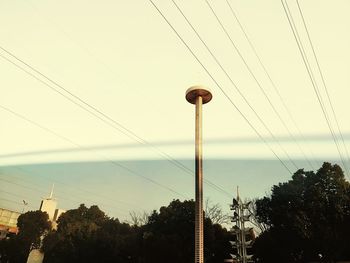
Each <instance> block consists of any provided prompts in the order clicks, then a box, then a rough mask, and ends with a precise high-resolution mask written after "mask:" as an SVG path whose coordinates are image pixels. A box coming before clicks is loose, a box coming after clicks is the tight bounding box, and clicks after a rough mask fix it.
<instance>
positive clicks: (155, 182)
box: [0, 105, 186, 198]
mask: <svg viewBox="0 0 350 263" xmlns="http://www.w3.org/2000/svg"><path fill="white" fill-rule="evenodd" d="M0 108H1V109H3V110H5V111H7V112H9V113H11V114H13V115H15V116H17V117H18V118H20V119H22V120H25V121H27V122H29V123H31V124H32V125H34V126H36V127H38V128H40V129H42V130H45V131H46V132H48V133H51V134H53V135H54V136H56V137H58V138H60V139H62V140H64V141H66V142H69V143H70V144H72V145H74V146H76V147H78V148H79V149H84V150H86V151H90V152H94V151H93V150H92V149H89V148H86V147H84V146H82V145H80V144H77V143H75V142H74V141H72V140H71V139H69V138H67V137H64V136H62V135H60V134H58V133H56V132H55V131H53V130H51V129H49V128H47V127H45V126H43V125H41V124H39V123H37V122H35V121H33V120H31V119H29V118H27V117H25V116H23V115H21V114H19V113H17V112H14V111H13V110H11V109H9V108H7V107H4V106H2V105H0ZM95 154H97V153H95ZM98 155H99V154H98ZM99 156H100V158H102V159H104V160H106V161H108V162H110V163H112V164H113V165H115V166H118V167H120V168H122V169H124V170H126V171H128V172H129V173H130V174H132V175H135V176H138V177H140V178H143V179H144V180H147V181H149V182H151V183H153V184H155V185H157V186H159V187H161V188H163V189H166V190H168V191H170V192H172V193H174V194H177V195H179V196H182V197H184V198H186V196H184V195H183V194H181V193H179V192H177V191H175V190H173V189H172V188H170V187H168V186H165V185H163V184H160V183H158V182H157V181H155V180H153V179H150V178H148V177H146V176H143V175H142V174H140V173H137V172H135V171H133V170H131V169H130V168H128V167H126V166H125V165H122V164H120V163H119V162H117V161H114V160H111V159H109V158H106V157H105V156H101V155H99Z"/></svg>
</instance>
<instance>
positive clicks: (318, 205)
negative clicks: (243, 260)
mask: <svg viewBox="0 0 350 263" xmlns="http://www.w3.org/2000/svg"><path fill="white" fill-rule="evenodd" d="M256 205H257V218H258V219H259V220H260V222H263V223H265V224H267V225H268V226H269V227H270V228H269V229H268V230H267V231H265V232H264V233H263V234H262V235H261V236H260V237H259V238H258V239H257V240H256V242H255V245H254V249H255V254H256V257H257V258H258V259H259V262H308V261H316V260H320V259H321V260H323V261H324V262H335V261H337V260H344V259H349V258H350V252H349V247H348V244H349V243H350V184H349V182H347V181H346V180H345V178H344V174H343V171H342V170H341V168H340V167H339V166H338V165H331V164H330V163H324V164H323V165H322V167H321V168H320V169H319V170H318V171H317V172H316V173H314V172H313V171H304V170H303V169H300V170H298V171H297V172H296V173H295V174H294V175H293V176H292V179H291V180H290V181H288V182H286V183H280V184H278V185H275V186H273V187H272V194H271V196H269V197H264V198H262V199H259V200H257V202H256Z"/></svg>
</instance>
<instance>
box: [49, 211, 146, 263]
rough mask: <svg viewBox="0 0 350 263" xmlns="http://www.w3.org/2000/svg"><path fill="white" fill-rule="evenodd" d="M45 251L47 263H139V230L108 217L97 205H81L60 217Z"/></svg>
mask: <svg viewBox="0 0 350 263" xmlns="http://www.w3.org/2000/svg"><path fill="white" fill-rule="evenodd" d="M43 250H44V252H45V257H44V262H45V263H58V262H67V263H69V262H87V263H88V262H120V263H124V262H125V263H126V262H137V261H136V257H137V251H138V250H139V249H138V248H137V228H135V227H131V226H130V225H129V224H127V223H120V222H119V220H118V219H114V218H109V217H107V216H106V215H105V213H104V212H103V211H101V210H100V209H99V208H98V207H97V206H91V207H90V208H87V207H86V206H85V205H80V207H79V208H77V209H72V210H68V211H67V212H66V213H64V214H63V215H62V216H61V217H60V218H59V220H58V225H57V231H54V232H52V233H50V234H49V235H48V236H47V237H46V238H45V240H44V246H43Z"/></svg>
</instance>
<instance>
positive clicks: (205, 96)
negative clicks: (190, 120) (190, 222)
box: [186, 86, 213, 263]
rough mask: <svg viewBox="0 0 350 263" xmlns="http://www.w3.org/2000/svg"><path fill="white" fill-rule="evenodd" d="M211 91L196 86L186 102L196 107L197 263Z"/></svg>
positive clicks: (200, 254)
mask: <svg viewBox="0 0 350 263" xmlns="http://www.w3.org/2000/svg"><path fill="white" fill-rule="evenodd" d="M212 97H213V96H212V94H211V93H210V91H209V90H208V89H206V88H204V87H200V86H194V87H191V88H189V89H188V90H187V91H186V100H187V101H188V102H189V103H191V104H195V105H196V141H195V144H196V154H195V166H196V176H195V181H196V183H195V188H196V189H195V192H196V197H195V201H196V203H195V260H194V262H195V263H203V262H204V254H203V247H204V246H203V236H204V235H203V163H202V105H203V104H206V103H208V102H209V101H211V99H212Z"/></svg>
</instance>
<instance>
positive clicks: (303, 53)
mask: <svg viewBox="0 0 350 263" xmlns="http://www.w3.org/2000/svg"><path fill="white" fill-rule="evenodd" d="M281 3H282V6H283V9H284V12H285V15H286V17H287V20H288V23H289V26H290V28H291V30H292V32H293V36H294V39H295V41H296V43H297V46H298V49H299V52H300V55H301V57H302V59H303V62H304V65H305V67H306V70H307V73H308V76H309V78H310V81H311V84H312V87H313V89H314V91H315V94H316V97H317V100H318V102H319V104H320V107H321V110H322V113H323V116H324V118H325V119H326V122H327V126H328V128H329V130H330V132H331V135H332V138H333V141H334V143H335V146H336V148H337V151H338V154H339V157H340V161H341V163H342V165H343V167H344V169H345V170H346V173H347V174H348V176H349V172H348V168H347V166H346V165H345V162H344V159H343V156H342V154H341V151H340V148H339V144H338V141H337V139H336V136H335V133H334V130H333V128H332V125H331V122H330V120H329V117H328V114H327V110H326V108H325V105H324V102H323V100H322V96H321V94H320V91H319V88H318V84H317V81H316V79H315V76H314V74H313V71H312V68H311V65H310V62H309V59H308V57H307V55H306V51H305V48H304V45H303V43H302V41H301V38H300V36H299V33H298V29H297V27H296V25H295V22H294V18H293V16H292V14H291V12H290V9H289V5H288V3H287V1H285V2H284V1H283V0H281Z"/></svg>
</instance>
